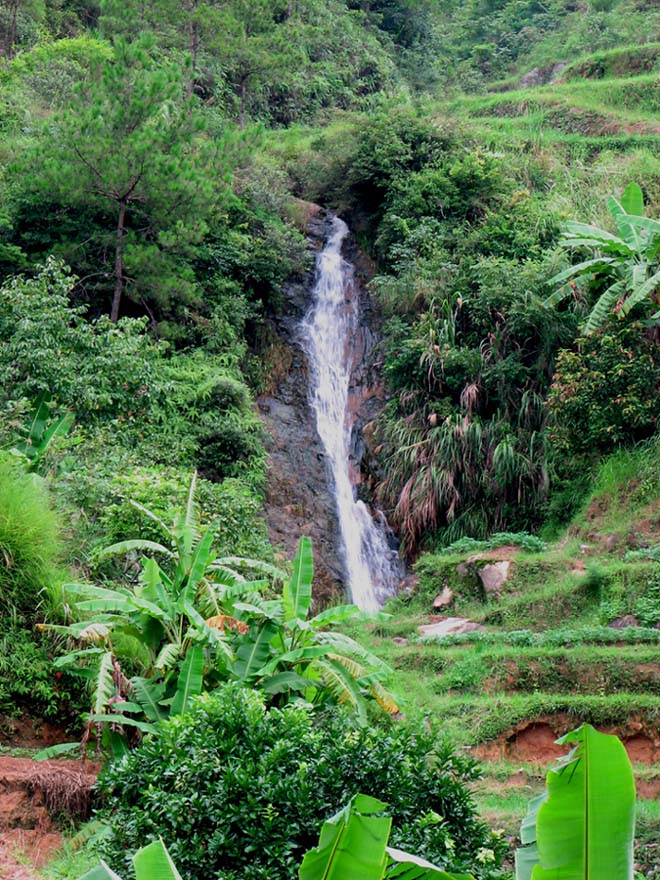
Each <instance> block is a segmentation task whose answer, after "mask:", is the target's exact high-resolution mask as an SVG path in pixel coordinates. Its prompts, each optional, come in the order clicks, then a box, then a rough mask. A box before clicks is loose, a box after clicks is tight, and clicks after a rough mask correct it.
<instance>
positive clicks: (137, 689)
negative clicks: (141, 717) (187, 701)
mask: <svg viewBox="0 0 660 880" xmlns="http://www.w3.org/2000/svg"><path fill="white" fill-rule="evenodd" d="M131 688H132V689H133V692H134V694H135V699H136V700H137V701H138V703H139V704H140V707H141V709H142V711H143V712H144V714H145V715H146V717H147V719H148V720H149V721H160V720H161V719H162V718H163V716H164V713H163V710H162V709H161V707H160V705H159V703H160V701H161V700H162V699H163V698H164V696H165V685H164V684H154V682H152V681H149V679H146V678H141V677H140V676H136V677H135V678H132V679H131Z"/></svg>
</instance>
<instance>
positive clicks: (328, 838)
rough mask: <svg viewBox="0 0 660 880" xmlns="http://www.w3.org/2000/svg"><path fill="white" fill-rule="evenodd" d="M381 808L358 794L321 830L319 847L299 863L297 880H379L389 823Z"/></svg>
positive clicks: (381, 874) (383, 865)
mask: <svg viewBox="0 0 660 880" xmlns="http://www.w3.org/2000/svg"><path fill="white" fill-rule="evenodd" d="M384 809H385V804H383V803H381V802H380V801H378V800H376V799H375V798H372V797H367V796H366V795H361V794H358V795H356V796H355V797H354V798H353V799H352V800H351V802H350V803H349V804H348V805H347V806H346V807H344V809H343V810H340V812H339V813H337V814H336V815H335V816H333V817H332V819H329V820H328V821H327V822H326V823H325V824H324V825H323V828H322V829H321V836H320V838H319V844H318V846H317V847H315V848H314V849H311V850H309V852H307V854H306V855H305V858H304V859H303V862H302V865H301V866H300V870H299V871H298V877H299V878H300V880H351V878H356V880H357V878H360V880H382V878H383V877H384V876H385V868H386V866H387V862H388V856H387V852H386V847H387V841H388V839H389V836H390V828H391V827H392V820H391V819H390V818H388V817H387V816H382V815H379V814H381V813H382V812H383V810H384Z"/></svg>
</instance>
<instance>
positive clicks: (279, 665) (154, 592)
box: [42, 475, 398, 757]
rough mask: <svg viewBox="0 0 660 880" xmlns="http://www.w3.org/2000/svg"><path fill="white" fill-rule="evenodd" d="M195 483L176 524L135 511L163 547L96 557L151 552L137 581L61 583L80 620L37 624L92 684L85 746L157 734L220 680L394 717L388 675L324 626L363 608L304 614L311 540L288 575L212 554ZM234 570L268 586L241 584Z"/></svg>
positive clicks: (147, 545)
mask: <svg viewBox="0 0 660 880" xmlns="http://www.w3.org/2000/svg"><path fill="white" fill-rule="evenodd" d="M196 479H197V478H196V475H193V478H192V480H191V484H190V489H189V493H188V499H187V503H186V506H185V509H184V510H183V511H182V513H181V514H180V515H179V516H177V518H176V520H175V522H174V524H173V526H167V525H166V524H165V523H164V522H163V521H162V520H160V519H159V518H158V517H157V516H156V515H155V514H154V513H152V512H151V511H150V510H148V509H147V508H144V507H142V506H141V505H138V504H136V505H135V506H136V507H138V508H139V509H140V510H141V511H142V513H143V514H144V515H145V516H148V517H150V518H151V519H153V520H154V521H156V522H157V523H158V524H159V525H160V527H161V529H162V531H163V533H164V543H159V542H156V541H147V540H142V539H132V540H127V541H122V542H120V543H117V544H113V545H112V546H110V547H107V548H106V549H104V550H103V551H101V552H100V553H99V554H98V557H99V558H104V557H107V556H111V555H116V554H127V553H131V554H134V553H139V554H147V553H148V554H150V555H149V556H143V557H142V559H141V570H140V575H139V578H138V580H137V583H134V584H131V585H129V586H121V587H118V588H116V589H108V588H107V587H101V586H97V585H91V584H80V583H77V584H68V585H66V586H65V588H64V589H65V593H66V597H67V599H68V600H69V601H70V602H71V604H72V606H73V608H74V609H75V614H76V616H77V617H78V618H79V619H78V620H76V621H74V622H73V623H70V624H68V625H66V626H61V625H49V626H47V627H44V628H48V629H51V630H55V631H57V632H59V633H60V634H63V635H65V636H67V637H69V638H70V639H72V640H73V641H74V642H75V643H76V649H75V650H73V651H70V652H69V653H68V654H66V655H64V656H62V657H60V658H58V659H57V660H56V661H55V664H56V666H58V667H60V668H64V667H67V668H70V669H71V671H72V672H74V673H76V674H78V675H80V676H83V677H84V678H86V679H87V680H88V681H89V684H90V689H91V709H90V713H89V717H88V727H87V730H86V733H85V740H87V739H88V738H89V737H90V736H91V733H92V729H93V728H94V727H96V729H97V742H99V745H106V746H109V747H110V748H112V749H113V751H115V752H119V753H121V752H124V751H125V750H126V748H127V737H126V733H127V731H129V730H130V729H131V728H132V729H133V730H135V731H138V734H137V735H139V734H141V733H145V732H154V731H155V730H156V727H155V726H154V725H156V724H157V722H159V721H161V720H163V719H165V718H167V717H169V716H171V715H179V714H182V713H184V712H185V711H186V710H187V708H188V706H189V705H190V700H191V699H192V698H193V697H195V696H196V695H198V694H200V693H201V692H202V691H203V690H209V689H212V688H213V687H215V686H216V685H217V684H218V683H220V682H221V681H226V680H228V679H234V680H238V681H240V682H241V683H242V684H243V685H245V686H246V687H254V688H259V689H262V690H263V691H264V692H265V694H266V695H267V697H268V698H269V700H270V701H271V702H273V703H278V704H282V703H286V702H288V701H289V700H291V699H299V698H300V697H303V698H304V699H306V700H307V701H309V702H312V703H314V704H320V703H324V702H331V701H334V702H338V703H344V704H348V705H350V706H352V707H353V708H354V709H355V710H356V711H357V713H358V717H359V718H360V719H365V718H366V709H365V700H366V699H375V700H376V701H377V702H378V703H379V704H380V705H381V706H382V707H383V708H384V709H385V710H386V711H389V712H391V713H395V712H397V711H398V705H397V703H396V700H395V699H394V697H393V696H392V695H391V694H390V693H389V692H388V691H387V690H386V688H385V686H384V683H383V682H384V680H385V679H386V678H387V677H388V676H389V674H390V669H389V667H388V666H387V665H386V664H384V663H383V662H382V661H381V660H379V659H378V658H377V657H376V656H375V655H373V654H372V653H370V652H369V651H367V650H365V649H364V648H363V647H362V646H361V645H359V644H358V643H357V642H355V641H354V640H353V639H351V638H349V637H348V636H346V635H344V634H342V633H339V632H334V631H332V630H331V629H329V627H332V626H333V625H335V624H337V623H340V622H343V621H346V620H349V619H351V618H354V617H363V616H364V615H363V614H362V612H361V611H360V610H359V609H358V608H357V607H356V606H354V605H341V606H338V607H336V608H331V609H328V610H326V611H322V612H321V613H319V614H317V615H316V616H311V615H310V609H311V606H312V580H313V574H314V564H313V554H312V544H311V540H310V539H309V538H302V539H301V541H300V546H299V549H298V553H297V556H296V558H295V561H294V565H293V573H292V575H291V577H290V578H287V577H286V576H285V574H284V573H283V572H281V571H280V570H279V569H278V568H276V567H275V566H272V565H270V564H269V563H264V562H261V561H259V560H253V559H242V558H237V557H223V558H216V555H215V552H214V550H213V539H214V535H215V531H216V529H217V527H218V523H217V521H216V522H213V523H211V524H210V525H209V526H208V527H207V528H205V529H202V528H201V525H200V519H199V509H198V505H197V504H196V500H195V490H196ZM241 568H243V569H247V570H248V571H250V572H255V571H256V572H258V573H260V574H263V575H265V576H266V578H264V579H262V580H249V579H246V577H244V576H243V575H242V574H241V573H240V569H241ZM278 583H282V584H283V587H282V594H281V596H280V597H279V598H265V595H266V588H268V590H269V591H270V592H271V593H272V584H278ZM128 639H130V640H132V642H133V644H137V646H138V653H137V657H136V658H135V660H136V661H137V663H138V664H139V665H140V667H141V668H140V669H139V674H136V675H134V676H132V677H131V678H128V677H127V676H126V675H125V674H124V671H123V669H122V668H121V665H120V660H119V656H120V654H121V646H122V644H124V645H125V644H126V641H127V640H128ZM42 756H43V757H49V756H50V751H49V750H46V751H45V752H43V753H42Z"/></svg>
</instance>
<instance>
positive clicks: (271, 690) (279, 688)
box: [262, 670, 318, 694]
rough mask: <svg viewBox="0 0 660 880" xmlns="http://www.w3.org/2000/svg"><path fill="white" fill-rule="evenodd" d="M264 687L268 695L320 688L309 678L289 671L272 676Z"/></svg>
mask: <svg viewBox="0 0 660 880" xmlns="http://www.w3.org/2000/svg"><path fill="white" fill-rule="evenodd" d="M262 687H263V690H264V693H266V694H286V693H288V692H289V691H306V690H308V689H309V688H313V687H318V685H317V683H316V682H314V681H310V679H309V678H305V677H304V675H298V673H297V672H293V671H292V670H289V671H288V672H278V673H277V675H271V676H270V678H267V679H265V681H264V682H263V685H262Z"/></svg>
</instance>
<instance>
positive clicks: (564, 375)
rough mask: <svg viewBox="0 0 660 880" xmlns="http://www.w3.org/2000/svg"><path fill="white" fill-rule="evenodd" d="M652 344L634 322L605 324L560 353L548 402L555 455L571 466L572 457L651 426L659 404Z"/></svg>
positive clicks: (604, 448)
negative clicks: (620, 324)
mask: <svg viewBox="0 0 660 880" xmlns="http://www.w3.org/2000/svg"><path fill="white" fill-rule="evenodd" d="M659 384H660V368H659V365H658V352H657V346H656V345H655V343H654V342H652V340H651V339H650V338H649V337H648V336H647V335H646V333H645V332H644V329H643V327H642V326H641V325H640V324H638V323H636V324H630V325H628V326H626V327H620V326H619V327H617V326H609V327H607V328H605V329H604V330H602V331H600V332H598V333H594V334H592V335H590V336H588V337H585V338H584V339H582V340H581V343H580V350H579V351H562V352H561V353H560V354H559V357H558V358H557V365H556V372H555V376H554V381H553V385H552V389H551V391H550V396H549V399H548V406H549V409H550V413H551V424H550V440H551V443H552V446H553V448H554V450H555V453H556V454H557V455H558V456H560V457H561V458H562V460H565V462H566V467H568V468H569V469H573V468H574V465H573V458H574V456H575V455H584V454H587V453H591V452H609V451H611V450H612V449H614V448H615V447H616V446H617V445H619V444H621V443H631V442H633V441H635V440H640V439H643V438H644V437H648V436H649V435H650V434H652V433H653V432H654V430H655V427H656V425H657V419H658V415H659V414H660V404H659V402H658V401H659V398H658V393H657V391H658V385H659Z"/></svg>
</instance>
